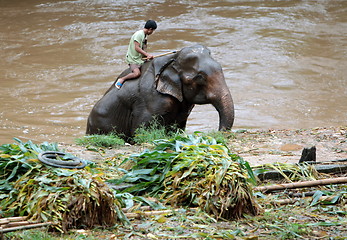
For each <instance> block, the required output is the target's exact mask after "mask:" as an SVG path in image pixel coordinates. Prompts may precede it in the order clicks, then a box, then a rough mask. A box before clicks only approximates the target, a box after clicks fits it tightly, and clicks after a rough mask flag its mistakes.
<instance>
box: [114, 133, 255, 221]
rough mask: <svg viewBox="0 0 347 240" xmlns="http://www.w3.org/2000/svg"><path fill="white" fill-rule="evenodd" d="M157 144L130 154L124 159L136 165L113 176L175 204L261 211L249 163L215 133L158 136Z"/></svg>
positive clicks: (229, 213)
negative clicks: (220, 142)
mask: <svg viewBox="0 0 347 240" xmlns="http://www.w3.org/2000/svg"><path fill="white" fill-rule="evenodd" d="M155 145H156V146H155V148H154V150H152V151H145V152H143V153H142V154H136V155H132V156H130V157H129V158H127V159H125V160H124V161H123V163H122V164H125V163H126V162H129V161H133V162H134V165H133V167H132V168H131V169H130V170H125V169H121V171H123V172H124V173H125V174H124V175H123V177H122V178H121V179H115V180H109V182H111V183H114V184H129V183H131V184H132V186H131V187H128V188H126V189H125V190H123V191H124V192H130V193H132V194H144V193H148V194H149V195H151V196H155V197H160V198H161V199H163V200H164V201H165V202H167V203H170V204H171V205H173V206H189V207H199V208H200V209H202V210H203V211H205V212H207V213H209V214H211V215H213V216H214V217H216V218H217V219H218V218H224V219H228V220H230V219H238V218H240V217H241V216H242V215H243V214H252V215H256V214H258V213H259V207H258V205H257V203H256V201H255V199H254V197H253V192H252V186H251V184H250V182H249V179H250V178H249V174H248V173H252V170H251V169H250V167H249V165H248V163H247V162H244V161H243V160H242V158H240V157H239V156H238V155H235V154H231V153H230V152H229V150H228V148H227V147H225V146H224V145H222V144H219V143H217V141H216V140H215V139H214V138H212V137H208V136H199V135H198V133H196V134H194V135H188V136H177V137H175V138H174V139H171V140H166V139H163V140H157V141H155ZM247 170H249V172H248V173H247ZM253 180H254V179H253Z"/></svg>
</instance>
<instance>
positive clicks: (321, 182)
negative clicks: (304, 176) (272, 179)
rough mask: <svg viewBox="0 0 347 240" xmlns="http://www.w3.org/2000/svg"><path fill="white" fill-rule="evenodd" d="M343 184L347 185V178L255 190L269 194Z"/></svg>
mask: <svg viewBox="0 0 347 240" xmlns="http://www.w3.org/2000/svg"><path fill="white" fill-rule="evenodd" d="M341 183H347V177H338V178H328V179H321V180H314V181H304V182H294V183H285V184H275V185H270V186H261V187H256V188H254V189H253V190H254V191H260V192H265V193H268V192H272V191H276V190H285V189H293V188H304V187H315V186H320V185H329V184H341Z"/></svg>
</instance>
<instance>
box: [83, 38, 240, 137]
mask: <svg viewBox="0 0 347 240" xmlns="http://www.w3.org/2000/svg"><path fill="white" fill-rule="evenodd" d="M128 72H129V69H127V70H126V71H124V72H123V73H122V74H121V75H120V76H119V77H121V76H124V75H125V74H127V73H128ZM141 72H142V75H141V76H140V77H139V78H137V79H132V80H127V81H126V82H125V83H124V85H123V86H122V88H121V89H120V90H118V89H117V88H116V87H115V86H114V84H112V86H111V88H109V89H108V90H107V92H106V93H105V95H104V96H103V97H102V98H101V99H100V100H99V101H98V102H97V103H96V104H95V106H94V108H93V109H92V111H91V113H90V115H89V117H88V123H87V132H86V133H87V134H108V133H110V132H116V133H118V134H123V135H124V136H126V137H127V138H131V137H132V136H133V135H134V132H135V130H136V129H137V128H138V127H140V126H141V125H142V124H144V125H148V124H149V122H150V121H151V120H152V119H153V117H154V116H156V118H157V119H158V120H159V121H160V122H161V124H163V125H164V126H172V125H174V124H176V126H178V127H179V128H181V129H185V127H186V122H187V119H188V116H189V114H190V112H191V110H192V109H193V107H194V105H195V104H212V105H213V106H214V107H215V108H216V110H217V111H218V113H219V130H229V129H231V127H232V126H233V122H234V104H233V100H232V97H231V94H230V92H229V89H228V87H227V85H226V83H225V79H224V75H223V72H222V67H221V66H220V64H219V63H217V62H216V61H215V60H214V59H212V57H211V55H210V51H209V49H207V48H206V47H204V46H202V45H195V46H192V47H186V48H183V49H182V50H181V51H179V52H177V53H176V54H171V55H167V56H162V57H158V58H155V59H153V60H151V61H149V62H146V63H145V64H144V65H143V66H142V69H141Z"/></svg>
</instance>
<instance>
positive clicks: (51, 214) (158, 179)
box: [0, 130, 347, 240]
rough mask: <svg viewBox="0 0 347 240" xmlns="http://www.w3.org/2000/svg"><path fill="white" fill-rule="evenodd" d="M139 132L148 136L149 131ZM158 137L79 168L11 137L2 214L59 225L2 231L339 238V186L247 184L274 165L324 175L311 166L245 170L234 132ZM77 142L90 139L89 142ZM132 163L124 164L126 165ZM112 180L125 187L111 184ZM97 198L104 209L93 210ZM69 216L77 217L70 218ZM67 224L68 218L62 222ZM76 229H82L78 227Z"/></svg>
mask: <svg viewBox="0 0 347 240" xmlns="http://www.w3.org/2000/svg"><path fill="white" fill-rule="evenodd" d="M150 131H151V130H150ZM214 134H215V135H214ZM142 135H143V136H147V137H148V136H149V133H148V134H146V133H145V132H143V133H142ZM162 136H164V135H162ZM162 136H161V137H159V138H158V139H156V140H155V141H153V142H149V143H151V145H148V144H146V146H147V147H148V146H149V147H150V149H148V150H145V151H144V152H142V153H140V154H132V155H130V156H125V155H124V153H123V152H122V153H119V154H118V155H117V154H115V155H114V156H113V157H106V156H104V157H103V159H102V161H100V162H94V163H92V164H89V165H88V166H87V167H86V168H85V169H83V170H67V169H57V168H52V167H48V166H46V165H43V164H42V163H40V162H39V161H38V160H37V154H38V153H40V152H42V151H59V149H58V147H57V144H51V143H43V144H41V145H36V144H33V143H32V142H31V141H28V142H27V143H23V142H21V141H20V140H19V139H15V140H16V143H14V144H5V145H2V146H0V177H1V180H0V214H1V217H8V216H20V215H29V216H30V218H31V219H32V220H40V221H46V220H49V221H53V222H55V229H58V230H61V231H65V232H64V234H61V233H59V232H56V233H52V232H48V231H47V230H46V229H43V230H42V229H40V230H38V229H33V230H25V231H17V232H9V233H5V234H3V237H4V238H5V239H90V240H92V239H276V240H277V239H329V238H330V239H346V238H345V236H346V235H347V229H346V227H345V226H346V224H347V221H346V216H347V207H346V206H347V205H346V203H347V186H346V185H332V186H324V187H319V188H318V189H315V191H314V194H313V196H310V197H293V196H292V195H291V194H296V193H302V192H308V191H312V189H300V190H292V191H290V192H289V191H279V192H273V193H271V194H264V193H261V192H253V191H252V188H253V186H255V185H257V184H259V180H258V182H257V179H256V176H258V174H261V173H265V172H268V171H273V170H276V171H278V172H279V174H280V175H281V176H282V177H283V180H281V182H284V181H286V182H288V181H298V180H311V179H317V178H320V177H322V176H321V175H318V174H317V172H315V171H314V169H312V168H311V166H309V165H289V164H279V163H276V164H267V165H265V166H262V168H260V167H257V168H253V169H252V168H251V167H250V166H249V165H248V163H247V162H245V161H243V160H242V158H240V157H239V156H238V155H236V154H233V153H232V152H231V151H230V150H229V148H228V145H230V143H229V144H228V141H229V139H232V138H233V137H234V135H233V133H227V134H224V133H219V132H216V133H194V134H192V135H186V134H184V133H182V132H181V133H179V134H178V133H175V134H174V135H170V136H169V137H168V136H167V135H166V137H162ZM113 137H114V136H113ZM144 139H145V138H144ZM148 139H149V138H148ZM143 141H145V142H146V141H147V140H143ZM148 141H149V140H148ZM84 146H87V147H90V146H96V145H94V144H93V143H92V142H91V143H88V144H86V145H84ZM103 146H104V147H107V148H109V147H112V148H120V145H117V144H116V145H112V146H111V145H99V146H98V147H99V148H100V149H101V148H103ZM120 163H122V164H121V165H119V164H120ZM129 163H131V165H130V166H131V167H130V168H129V167H127V168H125V167H124V166H125V165H127V164H129ZM119 167H123V168H124V169H120V168H119ZM264 167H265V170H264ZM324 177H325V178H326V177H327V175H325V176H324ZM112 184H124V185H126V184H127V185H128V186H127V187H126V188H125V189H123V190H114V189H111V188H110V186H113V185H112ZM129 184H131V185H130V186H129ZM153 197H155V198H153ZM239 200H242V201H239ZM72 203H76V204H75V205H74V204H72ZM100 204H101V205H102V209H103V210H102V212H100V211H99V209H100V208H97V207H96V206H101V205H100ZM66 206H70V207H66ZM81 206H83V208H82V207H81ZM143 206H151V208H152V209H155V210H156V209H165V208H166V209H171V208H172V210H173V211H170V212H166V213H161V214H159V215H151V216H145V215H143V210H141V209H140V207H143ZM121 208H127V209H130V210H131V209H134V211H132V212H134V213H139V214H140V218H139V219H133V218H128V217H126V216H125V214H124V213H123V211H121ZM259 208H260V209H262V210H259ZM86 209H88V210H86ZM240 209H241V210H240ZM130 210H129V211H130ZM239 210H240V211H239ZM98 211H99V212H98ZM258 212H261V213H260V214H258V215H255V214H256V213H258ZM83 216H85V217H84V218H83ZM112 216H113V217H112ZM69 217H70V218H69ZM88 217H90V218H89V219H94V220H95V219H100V218H105V219H103V220H102V221H103V223H105V221H106V222H108V224H102V223H101V222H95V221H94V222H93V221H91V220H90V221H88ZM76 218H77V219H78V221H74V220H72V219H76ZM69 219H70V220H69ZM64 221H66V222H69V224H70V225H69V224H65V225H64V224H62V223H63V222H64ZM59 223H60V224H59ZM99 226H101V227H99ZM75 227H76V228H82V227H83V228H85V229H83V230H82V229H80V230H78V231H76V230H73V228H75ZM90 227H91V229H88V228H90Z"/></svg>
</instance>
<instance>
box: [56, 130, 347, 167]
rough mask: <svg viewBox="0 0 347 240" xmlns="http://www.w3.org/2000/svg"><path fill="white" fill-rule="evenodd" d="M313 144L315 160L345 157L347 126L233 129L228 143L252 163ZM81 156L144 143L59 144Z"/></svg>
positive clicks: (284, 159)
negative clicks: (100, 148)
mask: <svg viewBox="0 0 347 240" xmlns="http://www.w3.org/2000/svg"><path fill="white" fill-rule="evenodd" d="M312 146H315V147H316V158H317V161H331V160H337V159H346V158H347V126H345V127H327V128H322V127H319V128H313V129H266V130H264V129H263V130H259V129H255V130H233V132H232V133H230V135H229V143H228V147H229V149H230V151H231V152H234V153H237V154H238V155H240V156H241V157H243V158H244V160H246V161H248V162H249V163H250V164H251V165H252V166H256V165H262V164H265V163H274V162H281V163H297V162H298V161H299V159H300V157H301V154H302V150H303V149H304V148H309V147H312ZM59 147H60V148H62V149H65V150H66V151H67V152H70V153H72V154H74V155H76V156H78V157H80V158H82V159H86V160H89V161H96V162H97V161H101V160H102V159H105V158H107V157H112V156H114V155H116V154H124V155H131V154H134V153H141V152H142V151H143V150H145V148H146V146H138V145H128V144H127V145H125V146H122V147H119V148H117V149H104V150H103V151H104V152H103V153H101V152H100V151H99V152H95V151H89V150H87V149H86V148H85V147H81V146H77V145H66V144H61V145H60V146H59Z"/></svg>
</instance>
